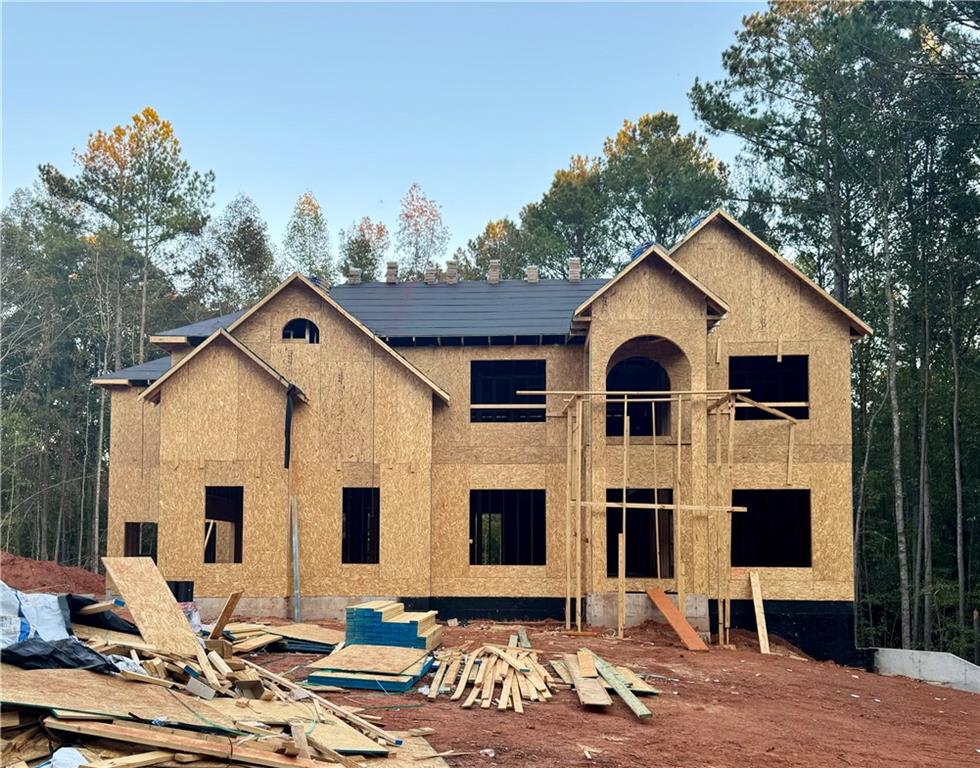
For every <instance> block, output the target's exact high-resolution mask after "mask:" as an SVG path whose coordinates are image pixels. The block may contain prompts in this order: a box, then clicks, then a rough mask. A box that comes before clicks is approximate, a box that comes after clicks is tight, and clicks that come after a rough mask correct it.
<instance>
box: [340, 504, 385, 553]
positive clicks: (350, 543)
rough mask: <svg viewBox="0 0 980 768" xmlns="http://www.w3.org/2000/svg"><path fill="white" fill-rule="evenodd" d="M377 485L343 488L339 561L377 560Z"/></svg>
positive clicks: (378, 524) (378, 549) (379, 513)
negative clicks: (372, 486)
mask: <svg viewBox="0 0 980 768" xmlns="http://www.w3.org/2000/svg"><path fill="white" fill-rule="evenodd" d="M380 516H381V489H380V488H344V498H343V517H344V519H343V534H342V537H343V538H342V543H341V562H342V563H377V562H379V561H380V557H379V552H380V547H379V546H378V545H379V538H380Z"/></svg>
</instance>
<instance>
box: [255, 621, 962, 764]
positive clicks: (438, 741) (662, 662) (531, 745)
mask: <svg viewBox="0 0 980 768" xmlns="http://www.w3.org/2000/svg"><path fill="white" fill-rule="evenodd" d="M324 626H328V623H326V622H324ZM525 626H526V627H527V629H528V635H529V637H530V640H531V645H532V646H533V647H534V648H536V649H538V650H539V651H540V653H539V658H540V659H541V660H542V661H544V662H547V661H548V660H550V659H551V658H553V657H554V656H555V655H556V654H558V653H562V652H565V653H567V652H572V651H575V650H577V649H578V648H581V647H584V646H587V647H589V648H591V649H592V650H594V651H595V652H596V653H597V654H599V655H600V656H602V657H603V658H605V659H606V660H607V661H611V662H614V663H616V664H619V665H625V666H629V667H631V668H632V669H634V670H635V671H636V672H638V673H641V674H646V675H648V676H651V677H648V679H649V682H650V683H651V684H652V685H654V686H655V687H657V688H659V689H660V690H661V691H662V693H661V695H660V696H657V697H646V698H645V699H644V702H645V703H646V704H647V706H648V707H649V708H650V709H651V710H652V711H653V716H652V717H651V718H649V719H647V720H645V721H640V720H638V719H637V718H636V717H635V716H634V715H633V714H632V713H631V712H630V711H629V710H628V709H627V708H626V706H625V705H624V704H623V703H622V702H621V701H619V700H618V699H617V697H616V696H615V694H613V699H614V700H615V701H614V703H613V706H611V707H607V708H605V709H604V710H602V711H596V710H586V709H584V708H582V707H581V706H580V705H579V703H578V698H577V697H576V695H575V693H574V691H568V690H559V691H558V692H557V693H555V695H554V698H553V699H552V700H551V701H549V702H547V703H533V702H531V703H526V704H525V713H524V714H523V715H519V714H516V713H515V712H513V711H511V710H508V711H506V712H498V711H497V709H496V706H494V707H493V708H492V709H480V708H479V707H475V708H473V709H462V708H461V707H460V703H461V702H460V701H450V700H449V699H448V697H447V696H445V695H443V696H440V697H439V698H438V699H437V700H436V701H428V700H427V699H425V698H423V697H422V696H421V695H419V694H418V693H417V692H411V693H407V694H400V695H385V694H382V693H377V694H375V693H363V692H358V691H351V692H350V693H348V694H341V693H335V694H330V699H331V700H332V701H334V702H336V703H339V704H351V705H356V706H361V707H365V709H366V713H367V714H374V715H378V716H380V717H381V724H382V725H383V726H384V727H386V728H390V729H393V730H406V729H410V728H419V727H431V728H433V729H434V730H435V733H433V734H432V735H431V736H428V737H427V738H428V740H429V741H430V743H431V744H432V745H433V747H435V748H436V750H438V751H440V752H443V751H447V750H454V751H456V752H467V753H479V751H480V750H482V749H492V750H494V752H495V755H496V756H495V757H494V758H493V760H492V761H491V760H489V759H488V758H486V757H484V756H481V755H479V754H465V755H459V756H457V757H452V756H450V757H447V758H445V759H446V761H447V762H448V763H449V765H451V766H454V768H455V767H456V766H491V765H495V764H496V765H511V766H524V765H533V766H536V768H559V767H564V766H576V765H581V766H595V767H596V768H604V767H606V766H692V768H693V767H694V766H697V768H704V767H705V766H715V767H717V768H721V767H722V766H731V767H732V768H743V767H744V766H756V765H759V766H766V767H767V768H770V767H772V768H778V767H779V766H807V767H808V768H823V767H824V766H888V767H889V768H895V766H923V767H924V766H930V767H935V766H980V696H978V695H975V694H969V693H963V692H960V691H954V690H949V689H946V688H940V687H937V686H933V685H929V684H926V683H919V682H915V681H912V680H909V679H906V678H897V677H881V676H878V675H874V674H868V673H866V672H864V671H863V670H860V669H852V668H849V667H840V666H837V665H836V664H833V663H830V662H815V661H811V660H808V659H805V658H803V657H802V656H801V655H800V654H799V652H798V651H796V650H795V649H791V648H789V647H788V646H786V645H785V644H782V643H779V642H778V640H775V639H774V641H775V642H774V648H773V649H774V653H775V654H779V655H771V656H762V655H761V654H760V653H759V649H758V645H757V644H756V642H755V638H754V636H752V635H750V634H747V633H736V636H735V638H734V640H735V643H736V645H737V647H738V648H737V650H721V649H715V648H712V649H711V650H710V651H709V652H707V653H703V652H702V653H693V652H690V651H687V650H685V649H684V648H683V647H681V646H680V645H679V644H678V643H677V642H676V641H675V639H674V638H673V637H672V636H671V635H670V633H669V630H668V629H667V628H666V627H664V626H662V625H659V624H648V625H644V626H642V627H637V628H634V629H631V630H629V631H628V633H627V638H626V639H625V640H622V641H619V640H616V639H615V638H613V637H610V636H603V637H569V636H566V635H563V634H560V629H561V628H560V627H558V626H557V625H555V624H529V625H525ZM514 631H515V630H514V629H513V628H511V627H506V626H503V625H471V626H469V627H466V628H463V627H459V628H453V629H449V628H447V631H446V635H445V637H444V647H446V648H449V647H459V646H468V647H470V648H475V647H476V646H477V645H479V644H481V643H484V642H497V643H501V644H506V643H507V638H508V636H509V635H510V634H511V633H513V632H514ZM791 654H792V655H791ZM255 658H256V659H257V661H258V662H259V663H262V664H264V665H266V666H268V667H269V668H270V669H273V670H275V671H278V672H284V671H287V670H290V669H293V668H296V667H297V666H298V665H302V664H308V663H309V661H310V660H312V659H313V658H314V657H312V656H306V655H299V654H258V655H256V657H255ZM289 674H290V676H291V677H292V678H293V679H302V678H303V677H305V670H303V669H302V667H299V668H296V669H293V671H292V672H290V673H289ZM423 682H424V683H427V682H429V680H428V679H427V680H424V681H423ZM399 705H401V706H402V708H400V709H399V708H396V707H398V706H399ZM372 707H374V708H375V709H372ZM586 750H588V752H589V754H590V755H591V759H589V758H588V757H587V756H586V754H585V751H586Z"/></svg>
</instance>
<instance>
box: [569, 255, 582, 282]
mask: <svg viewBox="0 0 980 768" xmlns="http://www.w3.org/2000/svg"><path fill="white" fill-rule="evenodd" d="M568 279H569V280H571V281H572V282H573V283H577V282H578V281H579V280H581V279H582V260H581V259H580V258H578V257H577V256H576V257H574V258H571V259H569V260H568Z"/></svg>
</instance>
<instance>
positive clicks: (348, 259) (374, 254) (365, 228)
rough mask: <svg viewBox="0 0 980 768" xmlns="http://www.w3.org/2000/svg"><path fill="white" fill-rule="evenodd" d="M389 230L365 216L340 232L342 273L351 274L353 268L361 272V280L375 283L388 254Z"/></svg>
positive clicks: (342, 274)
mask: <svg viewBox="0 0 980 768" xmlns="http://www.w3.org/2000/svg"><path fill="white" fill-rule="evenodd" d="M388 244H389V238H388V228H387V227H386V226H385V225H384V224H382V223H381V222H377V223H375V222H373V221H371V218H370V217H369V216H365V217H364V218H362V219H361V220H360V221H359V222H357V223H356V224H352V225H351V227H350V229H349V230H347V231H344V230H341V231H340V273H341V276H347V275H349V274H350V271H351V269H352V268H356V269H360V270H361V280H363V281H364V282H365V283H370V282H374V281H375V280H377V279H378V277H379V275H380V272H381V265H382V264H384V261H385V254H386V253H387V252H388Z"/></svg>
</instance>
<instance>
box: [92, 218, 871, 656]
mask: <svg viewBox="0 0 980 768" xmlns="http://www.w3.org/2000/svg"><path fill="white" fill-rule="evenodd" d="M579 271H580V270H579V267H578V265H577V264H576V263H575V262H574V260H573V261H572V262H571V263H570V264H569V269H568V277H567V279H562V280H552V279H541V278H539V276H538V274H537V270H536V269H535V268H529V269H528V271H527V275H526V278H525V279H522V280H502V279H500V276H499V265H498V264H493V263H492V264H491V268H490V273H489V274H488V275H487V279H486V280H485V281H483V280H481V281H462V280H459V279H458V275H457V273H456V270H455V269H454V265H453V263H452V262H450V263H449V268H448V270H447V272H446V273H445V274H444V275H442V276H441V277H439V278H437V277H436V274H435V272H434V271H433V272H431V273H430V274H429V275H427V277H426V279H425V280H424V281H422V282H413V283H406V282H398V280H397V274H396V271H395V268H394V266H393V265H389V269H388V275H387V276H386V279H385V281H384V282H378V283H361V282H360V280H359V277H358V275H356V274H354V275H351V278H350V280H349V281H348V282H347V283H346V284H343V285H336V286H332V287H328V286H326V285H322V284H320V283H318V282H316V281H314V280H311V279H307V278H306V277H303V276H301V275H298V274H295V275H293V276H291V277H290V278H288V279H287V280H286V281H285V282H283V283H282V284H281V285H280V286H279V287H277V288H276V289H275V290H273V291H272V292H271V293H270V294H269V295H268V296H266V297H265V298H264V299H262V300H261V301H260V302H258V303H257V304H256V305H254V306H252V307H250V308H249V309H247V310H245V311H242V312H236V313H233V314H230V315H225V316H222V317H217V318H213V319H210V320H205V321H201V322H198V323H193V324H191V325H188V326H185V327H182V328H176V329H172V330H168V331H163V332H161V333H159V334H157V335H154V336H151V341H152V342H153V343H154V344H156V345H157V346H158V347H160V348H161V349H163V350H164V351H165V352H166V353H167V356H165V357H162V358H160V359H158V360H154V361H151V362H148V363H145V364H142V365H139V366H135V367H132V368H127V369H125V370H121V371H116V372H115V373H111V374H107V375H105V376H103V377H100V378H99V379H97V380H96V383H97V384H98V385H100V386H103V387H107V388H109V389H110V390H111V393H112V434H111V454H110V475H109V545H108V551H109V554H110V555H114V556H119V555H147V554H149V555H152V556H154V557H155V558H156V560H157V562H158V564H159V567H160V568H161V570H162V571H163V573H164V575H165V576H166V578H167V579H168V580H169V581H170V583H171V587H172V588H173V589H174V591H175V593H176V594H177V595H178V597H184V598H185V599H186V598H190V597H193V599H194V600H195V601H196V602H197V603H198V604H199V605H200V606H202V607H203V608H204V610H208V609H210V608H214V607H215V606H216V605H219V604H220V602H221V601H223V599H224V597H225V596H226V595H227V594H228V593H229V592H230V591H232V590H235V589H244V590H245V593H246V598H244V599H243V602H242V606H243V607H242V610H244V611H245V612H249V611H251V612H253V613H256V614H262V615H270V614H273V613H279V614H286V613H287V612H290V611H292V610H294V609H296V608H299V607H301V609H302V615H303V618H317V617H330V616H336V615H339V614H340V613H341V612H342V610H343V608H344V607H345V606H347V605H348V604H350V603H352V602H354V601H355V600H360V599H363V598H373V597H391V598H399V599H403V600H405V601H406V604H407V605H409V606H410V607H416V608H436V609H439V610H440V611H441V612H442V614H443V616H445V617H452V616H457V617H468V616H469V617H476V616H494V617H498V618H524V619H527V618H543V617H556V618H563V617H564V618H565V619H566V620H567V621H568V622H569V623H570V624H571V625H583V624H591V623H600V624H604V625H616V624H617V623H618V622H624V623H625V624H627V625H628V624H630V623H634V622H638V621H643V620H645V619H647V618H650V617H651V615H652V608H653V606H652V604H651V603H650V601H649V599H648V598H647V596H646V590H648V589H654V588H660V589H663V590H664V591H666V592H667V593H669V594H672V595H676V596H677V600H678V602H679V604H680V605H681V606H683V608H684V612H685V613H686V615H687V617H688V619H689V620H690V621H691V623H692V624H694V625H695V626H700V628H702V629H709V628H710V629H712V630H713V631H718V632H720V633H722V634H723V633H724V631H725V628H726V627H728V626H740V625H743V626H749V627H751V626H752V625H753V624H752V622H753V618H752V603H751V599H750V598H751V592H750V586H749V573H750V571H754V572H758V575H759V580H760V582H761V584H762V587H763V591H764V595H765V598H766V612H767V615H768V617H769V628H770V631H774V632H777V633H780V634H783V635H784V636H786V637H788V638H790V639H792V640H794V641H795V642H796V643H797V644H799V645H800V646H801V647H802V648H804V649H805V650H807V651H809V652H811V653H813V654H814V655H817V656H822V657H834V658H839V659H841V658H844V657H845V656H846V655H847V651H848V648H853V635H852V631H851V604H852V600H853V579H852V575H853V574H852V546H851V380H850V347H851V343H852V342H854V341H855V340H857V339H860V338H861V337H863V336H864V335H866V334H868V333H870V332H871V329H870V328H869V327H868V326H867V325H866V324H865V323H863V322H862V321H861V320H860V319H859V318H858V317H856V316H855V315H854V314H853V313H852V312H850V311H849V310H848V309H846V308H845V307H844V306H842V305H841V304H839V303H838V302H836V301H835V300H834V299H833V298H831V297H830V296H829V295H828V294H827V293H825V292H824V291H823V290H822V289H820V288H819V287H818V286H816V285H815V284H814V283H813V282H811V281H810V280H809V279H808V278H807V277H806V276H805V275H803V274H802V273H801V272H800V271H799V270H798V269H796V268H795V267H794V266H792V265H791V264H790V263H788V262H787V261H785V260H783V259H782V258H780V257H779V255H778V254H776V253H775V252H774V251H773V250H772V249H771V248H769V247H768V246H767V245H766V244H765V243H763V242H761V241H760V240H759V239H757V238H756V237H755V236H754V235H752V234H751V233H750V232H749V231H748V230H746V229H745V228H744V227H742V226H741V225H740V224H739V223H738V222H737V221H735V220H734V219H733V218H732V217H731V216H729V215H728V214H727V213H725V212H724V211H720V210H719V211H716V212H715V213H713V214H711V215H710V216H707V217H705V218H704V219H703V220H701V221H700V222H699V223H698V224H697V225H696V226H694V227H693V228H692V229H691V231H690V232H689V233H688V234H687V235H686V236H685V237H684V238H683V239H682V240H681V241H680V242H679V243H677V244H676V245H674V246H673V248H671V249H670V250H669V251H668V250H665V249H664V248H662V247H660V246H659V245H652V246H650V247H648V248H646V249H644V250H642V251H641V252H640V253H638V254H637V255H636V257H635V258H634V259H633V260H632V261H631V262H630V263H629V264H628V266H626V267H625V268H624V269H623V270H622V271H620V272H619V274H617V275H616V276H615V277H613V278H611V279H608V280H588V279H582V278H581V276H580V274H579Z"/></svg>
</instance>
